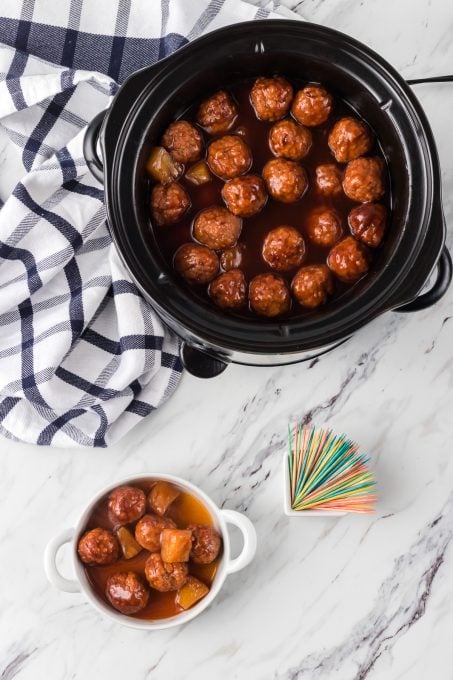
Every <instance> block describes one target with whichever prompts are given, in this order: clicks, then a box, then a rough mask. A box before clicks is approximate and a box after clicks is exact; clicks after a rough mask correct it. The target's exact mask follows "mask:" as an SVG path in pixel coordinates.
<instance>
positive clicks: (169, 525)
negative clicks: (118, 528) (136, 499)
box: [135, 515, 176, 552]
mask: <svg viewBox="0 0 453 680" xmlns="http://www.w3.org/2000/svg"><path fill="white" fill-rule="evenodd" d="M175 527H176V524H175V523H174V522H173V520H172V519H170V517H158V516H157V515H144V517H142V518H141V520H140V521H139V522H137V525H136V527H135V540H136V541H137V543H138V544H139V545H141V546H142V548H144V549H145V550H150V551H151V552H155V551H156V550H159V548H160V535H161V533H162V531H163V530H164V529H174V528H175Z"/></svg>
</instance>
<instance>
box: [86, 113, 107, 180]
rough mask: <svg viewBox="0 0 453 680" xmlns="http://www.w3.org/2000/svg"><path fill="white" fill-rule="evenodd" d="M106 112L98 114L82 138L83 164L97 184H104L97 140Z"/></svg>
mask: <svg viewBox="0 0 453 680" xmlns="http://www.w3.org/2000/svg"><path fill="white" fill-rule="evenodd" d="M106 113H107V110H105V111H101V112H100V113H98V114H97V115H96V116H95V117H94V118H93V120H92V121H91V123H90V124H89V125H88V127H87V129H86V132H85V137H84V138H83V155H84V157H85V162H86V164H87V165H88V170H89V171H90V172H91V174H92V175H93V177H95V178H96V179H97V180H98V182H101V184H104V166H103V164H102V160H101V158H100V156H99V154H98V148H97V145H98V139H99V131H100V129H101V125H102V123H103V121H104V118H105V114H106Z"/></svg>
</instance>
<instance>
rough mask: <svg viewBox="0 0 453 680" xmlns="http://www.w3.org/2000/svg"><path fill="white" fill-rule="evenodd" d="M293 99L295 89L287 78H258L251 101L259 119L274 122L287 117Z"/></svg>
mask: <svg viewBox="0 0 453 680" xmlns="http://www.w3.org/2000/svg"><path fill="white" fill-rule="evenodd" d="M292 98H293V88H292V85H291V84H290V83H288V81H287V80H285V78H281V77H280V76H275V77H274V78H257V79H256V80H255V82H254V83H253V87H252V89H251V92H250V101H251V103H252V106H253V108H254V109H255V113H256V115H257V118H259V119H260V120H267V121H274V120H280V118H283V117H284V116H286V114H287V112H288V109H289V107H290V105H291V100H292Z"/></svg>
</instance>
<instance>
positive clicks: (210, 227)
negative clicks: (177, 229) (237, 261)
mask: <svg viewBox="0 0 453 680" xmlns="http://www.w3.org/2000/svg"><path fill="white" fill-rule="evenodd" d="M241 228H242V222H241V220H240V218H239V217H236V216H235V215H233V214H232V213H230V212H229V211H228V210H227V209H226V208H224V207H223V206H217V205H214V206H212V207H211V208H206V210H202V211H201V213H199V214H198V215H197V217H196V218H195V221H194V223H193V236H194V238H195V239H196V240H197V241H199V242H200V243H202V244H203V245H205V246H208V248H212V249H213V250H223V249H224V248H230V247H231V246H234V245H235V244H236V242H237V240H238V238H239V236H240V233H241Z"/></svg>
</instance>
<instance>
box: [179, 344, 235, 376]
mask: <svg viewBox="0 0 453 680" xmlns="http://www.w3.org/2000/svg"><path fill="white" fill-rule="evenodd" d="M180 357H181V361H182V365H183V366H184V368H185V369H186V371H187V372H188V373H190V374H191V375H193V376H195V377H196V378H215V377H216V376H217V375H220V374H221V373H223V371H224V370H225V369H226V368H227V366H228V361H227V360H226V359H224V358H223V357H222V358H220V357H219V358H217V357H213V356H211V355H210V354H206V352H204V351H203V350H201V349H197V348H196V347H193V346H192V345H189V344H188V343H187V342H185V341H183V343H182V345H181V350H180Z"/></svg>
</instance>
